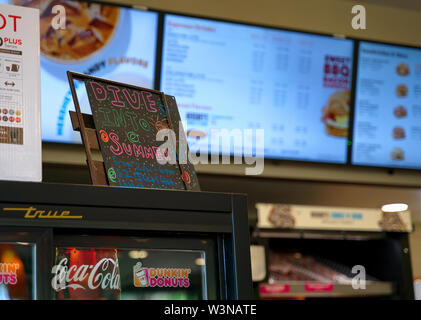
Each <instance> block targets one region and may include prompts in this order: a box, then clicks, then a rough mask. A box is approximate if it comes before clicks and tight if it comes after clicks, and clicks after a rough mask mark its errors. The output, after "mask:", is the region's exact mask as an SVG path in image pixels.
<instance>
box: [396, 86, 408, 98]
mask: <svg viewBox="0 0 421 320" xmlns="http://www.w3.org/2000/svg"><path fill="white" fill-rule="evenodd" d="M396 95H397V96H398V97H399V98H403V97H406V96H407V95H408V87H407V86H406V85H404V84H400V85H398V86H397V87H396Z"/></svg>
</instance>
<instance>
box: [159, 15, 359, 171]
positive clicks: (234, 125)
mask: <svg viewBox="0 0 421 320" xmlns="http://www.w3.org/2000/svg"><path fill="white" fill-rule="evenodd" d="M163 41H164V42H163V54H162V72H161V88H160V89H161V90H162V91H164V92H165V93H166V94H170V95H174V96H175V97H176V99H177V104H178V106H179V111H180V115H181V118H182V120H183V125H184V129H185V130H186V132H187V135H188V140H189V146H190V148H191V150H192V151H195V150H196V151H197V150H200V151H208V152H209V153H214V151H215V150H214V149H212V148H211V144H212V141H213V139H214V137H213V136H212V135H213V133H212V132H213V131H212V130H213V129H219V130H221V129H227V130H228V131H229V132H231V131H232V130H235V129H238V130H240V132H243V131H244V129H253V130H257V129H263V130H264V156H265V157H266V158H278V159H290V160H304V161H320V162H334V163H345V162H346V159H347V137H348V124H349V109H350V105H349V104H350V103H349V100H350V87H351V75H352V65H353V61H352V57H353V41H352V40H348V39H338V38H333V37H329V36H320V35H313V34H307V33H299V32H292V31H283V30H277V29H270V28H263V27H255V26H249V25H242V24H235V23H227V22H220V21H213V20H206V19H198V18H190V17H183V16H177V15H166V16H165V21H164V36H163ZM256 135H257V134H256ZM243 138H244V139H243V147H244V148H246V147H248V148H253V149H254V150H255V151H256V150H257V149H258V148H259V147H260V148H262V149H263V147H262V146H263V143H262V141H258V140H257V142H256V139H257V137H254V139H246V136H245V135H243ZM223 143H224V142H222V145H223ZM231 143H232V142H231ZM231 147H232V145H231ZM226 150H227V149H226V148H224V146H221V149H220V150H219V153H226V152H225V151H226ZM228 150H230V151H229V153H231V154H237V153H236V152H235V151H236V150H237V149H236V148H235V146H234V147H232V148H231V149H229V148H228ZM237 151H238V150H237Z"/></svg>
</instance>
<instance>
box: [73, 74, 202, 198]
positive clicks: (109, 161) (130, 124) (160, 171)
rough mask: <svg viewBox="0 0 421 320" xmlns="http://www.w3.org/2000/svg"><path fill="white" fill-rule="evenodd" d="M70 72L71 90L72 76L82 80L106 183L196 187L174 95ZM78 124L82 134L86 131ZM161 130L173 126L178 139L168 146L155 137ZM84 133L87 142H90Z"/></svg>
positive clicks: (193, 188) (113, 184)
mask: <svg viewBox="0 0 421 320" xmlns="http://www.w3.org/2000/svg"><path fill="white" fill-rule="evenodd" d="M69 75H70V78H69V81H70V84H71V87H72V89H73V90H74V85H73V77H76V78H77V79H79V80H81V79H83V82H84V84H85V89H86V93H87V96H88V99H89V104H90V107H91V110H92V116H93V120H94V123H95V129H96V133H97V137H98V141H99V146H100V150H101V154H102V158H103V162H104V167H105V173H106V176H107V180H108V184H109V185H111V186H120V187H132V188H150V189H182V190H186V189H187V190H199V184H198V180H197V176H196V173H195V171H194V167H193V165H192V164H191V163H190V162H189V161H188V154H187V153H188V150H182V148H183V146H184V145H186V144H185V143H183V141H185V137H184V131H183V128H182V127H181V128H180V127H179V123H180V116H179V114H178V111H177V104H176V101H175V98H174V97H171V96H165V95H164V94H163V93H162V92H159V91H155V90H150V89H146V88H141V87H135V86H129V85H125V84H123V83H118V82H114V81H108V80H105V79H100V78H94V77H89V76H86V75H80V74H79V75H78V74H74V73H69ZM75 98H76V99H78V98H77V97H75ZM77 112H78V113H79V112H80V110H79V108H78V107H77ZM79 116H80V117H82V115H81V114H79ZM81 129H82V130H81V134H82V135H83V136H84V135H85V134H86V136H84V137H85V139H86V138H87V132H86V131H85V128H84V127H82V128H81ZM161 130H167V131H168V130H172V132H173V133H176V132H177V134H179V137H178V138H177V136H176V135H175V136H174V139H176V140H177V141H172V142H171V146H170V145H168V143H167V142H166V143H164V142H163V141H159V139H158V138H157V134H158V132H160V131H161ZM160 133H163V132H162V131H161V132H160ZM164 135H166V134H164ZM85 139H84V143H85V145H86V144H88V145H91V143H90V142H89V140H88V141H87V140H85ZM88 139H89V138H88ZM168 139H170V138H168ZM171 139H172V138H171ZM164 140H165V139H164ZM178 147H179V148H178ZM176 148H178V149H176ZM179 150H180V151H179ZM90 161H91V158H90V157H89V156H88V165H89V169H90V170H93V169H95V167H96V166H95V164H93V167H94V168H92V166H91V163H90Z"/></svg>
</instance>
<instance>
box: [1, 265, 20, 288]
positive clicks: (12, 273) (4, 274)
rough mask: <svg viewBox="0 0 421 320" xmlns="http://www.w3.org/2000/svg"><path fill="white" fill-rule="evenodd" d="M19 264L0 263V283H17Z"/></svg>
mask: <svg viewBox="0 0 421 320" xmlns="http://www.w3.org/2000/svg"><path fill="white" fill-rule="evenodd" d="M18 269H19V264H17V263H0V284H11V285H14V284H16V283H18V275H17V271H18Z"/></svg>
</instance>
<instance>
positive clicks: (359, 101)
mask: <svg viewBox="0 0 421 320" xmlns="http://www.w3.org/2000/svg"><path fill="white" fill-rule="evenodd" d="M353 141H354V142H353V155H352V162H353V163H354V164H358V165H369V166H384V167H402V168H421V153H420V152H419V149H420V146H421V50H420V49H415V48H407V47H399V46H392V45H384V44H377V43H369V42H362V43H361V44H360V49H359V65H358V70H357V87H356V103H355V121H354V139H353Z"/></svg>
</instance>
